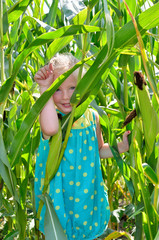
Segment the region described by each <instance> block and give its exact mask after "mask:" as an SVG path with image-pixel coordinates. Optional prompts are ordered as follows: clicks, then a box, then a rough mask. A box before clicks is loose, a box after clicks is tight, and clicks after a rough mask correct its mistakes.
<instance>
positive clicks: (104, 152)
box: [96, 114, 130, 158]
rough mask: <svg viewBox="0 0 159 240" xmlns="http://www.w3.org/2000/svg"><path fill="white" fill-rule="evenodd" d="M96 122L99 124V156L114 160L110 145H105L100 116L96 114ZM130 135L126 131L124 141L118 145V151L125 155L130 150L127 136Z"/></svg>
mask: <svg viewBox="0 0 159 240" xmlns="http://www.w3.org/2000/svg"><path fill="white" fill-rule="evenodd" d="M96 122H97V130H96V132H97V138H98V146H99V155H100V158H112V157H113V154H112V152H111V149H110V147H109V144H108V143H104V140H103V136H102V132H101V128H100V123H99V116H98V114H96ZM129 134H130V131H126V132H125V133H124V134H123V141H122V142H119V143H118V151H119V153H124V152H126V151H128V150H129V143H128V139H127V136H128V135H129Z"/></svg>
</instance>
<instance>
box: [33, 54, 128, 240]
mask: <svg viewBox="0 0 159 240" xmlns="http://www.w3.org/2000/svg"><path fill="white" fill-rule="evenodd" d="M77 62H78V61H77V59H76V58H74V57H73V56H72V55H71V54H58V55H56V56H54V57H53V58H52V60H51V61H50V63H49V64H48V65H46V66H44V67H43V68H41V69H40V70H39V71H38V72H37V73H36V75H35V78H34V79H35V81H36V82H37V83H38V84H39V86H40V93H41V94H42V93H43V92H44V91H45V90H47V89H48V88H49V87H50V85H51V84H52V83H53V81H55V79H56V78H57V77H59V76H60V75H61V74H63V73H64V72H65V71H67V70H69V69H70V68H71V67H73V66H74V65H75V64H76V63H77ZM77 76H78V70H76V71H75V72H74V73H72V74H71V75H70V76H69V77H68V78H67V79H66V80H65V81H64V82H63V83H62V84H61V86H60V87H59V89H57V91H56V92H55V93H54V94H53V97H52V98H50V99H49V101H48V102H47V104H46V105H45V107H44V108H43V110H42V111H41V113H40V126H41V131H42V136H41V141H40V146H39V150H38V154H37V162H36V168H35V197H36V208H37V209H38V204H39V198H38V195H41V194H42V189H43V182H44V176H45V167H46V161H47V156H48V152H49V137H50V136H53V135H54V134H56V133H57V132H58V127H59V125H58V124H59V121H58V115H57V113H60V114H62V115H65V114H67V113H69V112H71V110H72V106H71V104H70V98H71V96H72V94H73V92H74V89H75V87H76V84H77ZM129 133H130V132H129V131H127V132H125V133H124V135H123V141H122V142H120V143H118V149H119V152H120V153H123V152H125V151H128V149H129V145H128V140H127V136H128V134H129ZM110 157H113V155H112V152H111V150H110V148H109V145H108V144H107V143H104V141H103V137H102V133H101V129H100V124H99V116H98V114H97V112H95V111H93V110H92V109H90V108H88V109H87V110H86V111H85V113H84V114H83V115H82V116H81V117H80V118H79V119H78V120H77V121H76V122H75V123H74V124H73V126H72V129H71V132H70V137H69V140H68V143H67V147H66V150H65V153H64V156H63V159H62V161H61V164H60V166H59V169H58V171H57V173H56V175H55V177H54V178H53V179H52V180H51V182H50V186H49V195H50V197H51V199H52V202H53V205H54V208H55V211H56V214H57V216H58V218H59V220H60V222H61V225H62V227H63V229H64V232H65V233H66V235H67V238H68V240H73V239H77V240H81V239H87V240H92V239H94V238H96V237H98V236H100V235H101V234H102V233H103V232H104V231H105V229H106V227H107V225H108V221H109V217H110V210H109V203H108V198H107V192H106V191H105V189H104V182H103V179H102V172H101V166H100V158H110ZM44 216H45V206H44V207H43V209H42V212H41V218H40V224H39V229H40V231H42V232H43V233H44Z"/></svg>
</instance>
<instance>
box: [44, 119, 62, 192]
mask: <svg viewBox="0 0 159 240" xmlns="http://www.w3.org/2000/svg"><path fill="white" fill-rule="evenodd" d="M61 146H62V131H61V123H60V121H59V130H58V133H57V134H55V135H54V136H53V137H52V138H51V141H50V150H49V155H48V158H47V162H46V172H45V180H44V191H43V193H44V192H45V189H46V188H47V186H48V184H49V182H50V181H51V179H52V178H53V177H54V176H55V174H56V172H57V170H58V168H59V165H60V162H61V161H60V160H61V159H59V155H60V151H61Z"/></svg>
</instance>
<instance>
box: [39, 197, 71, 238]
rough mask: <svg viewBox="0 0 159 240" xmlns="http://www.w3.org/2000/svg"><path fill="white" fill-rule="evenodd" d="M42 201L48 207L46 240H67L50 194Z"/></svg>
mask: <svg viewBox="0 0 159 240" xmlns="http://www.w3.org/2000/svg"><path fill="white" fill-rule="evenodd" d="M42 200H43V201H44V202H45V205H46V213H45V220H44V230H45V239H46V240H50V239H54V240H60V239H61V240H66V239H67V238H66V235H65V234H64V231H63V228H62V226H61V224H60V221H59V219H58V217H57V215H56V212H55V209H54V207H53V204H52V201H51V198H50V196H49V195H48V194H45V195H43V196H42Z"/></svg>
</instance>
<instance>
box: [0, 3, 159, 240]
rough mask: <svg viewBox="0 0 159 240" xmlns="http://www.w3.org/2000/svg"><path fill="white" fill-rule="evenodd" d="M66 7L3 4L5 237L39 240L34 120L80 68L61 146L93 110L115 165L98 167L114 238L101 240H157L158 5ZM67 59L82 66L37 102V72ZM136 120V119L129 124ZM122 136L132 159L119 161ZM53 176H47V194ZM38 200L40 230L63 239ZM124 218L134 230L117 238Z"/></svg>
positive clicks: (0, 172)
mask: <svg viewBox="0 0 159 240" xmlns="http://www.w3.org/2000/svg"><path fill="white" fill-rule="evenodd" d="M68 2H69V1H57V0H54V1H52V2H51V3H49V2H48V1H46V0H45V1H44V0H43V1H39V0H36V1H32V0H23V1H21V0H19V1H12V2H11V1H3V0H0V58H1V61H0V72H1V88H0V103H1V105H0V213H1V215H0V222H1V225H2V226H3V227H2V229H0V234H1V237H3V238H4V239H10V238H12V239H13V238H15V239H16V238H17V237H18V238H19V239H23V240H24V239H32V238H33V239H34V238H36V239H42V236H40V235H39V233H38V231H37V229H36V228H35V225H36V224H35V222H36V220H37V215H36V214H37V213H36V210H35V204H34V184H33V181H34V168H35V161H36V149H37V147H38V144H39V139H40V126H39V122H38V116H39V114H40V111H41V110H42V108H43V107H44V105H45V104H46V102H47V101H48V99H49V98H50V97H51V96H52V94H53V93H54V92H55V91H56V89H57V88H58V87H59V85H60V84H61V83H62V82H63V81H64V80H65V79H66V78H67V77H68V76H69V75H70V74H71V73H72V72H73V71H74V70H75V69H77V68H81V69H82V66H83V65H84V64H85V66H86V68H87V70H88V71H87V73H86V74H85V75H84V76H83V77H82V78H81V77H80V75H79V81H78V84H77V87H76V89H75V91H74V94H73V96H72V99H71V103H72V104H73V106H74V108H73V109H74V111H73V113H72V115H71V117H70V116H66V118H64V119H63V120H62V122H61V125H62V132H63V135H64V136H66V138H65V139H66V141H65V142H64V145H63V147H65V143H66V142H67V136H68V133H69V130H70V126H71V123H72V121H74V120H75V119H77V118H79V117H80V116H81V115H82V113H83V112H84V111H85V109H86V108H87V107H88V106H89V105H91V106H92V107H93V108H95V109H96V110H97V111H98V112H99V115H100V121H101V126H102V131H103V136H104V140H105V141H107V142H109V144H110V146H111V150H112V153H113V155H114V158H113V159H103V160H102V161H101V163H102V170H103V177H104V180H105V182H106V184H107V186H108V195H109V201H110V208H111V212H112V216H111V220H110V222H109V228H111V229H113V230H114V232H113V233H110V234H109V235H108V236H106V235H104V236H103V238H105V239H114V238H117V237H120V236H122V235H125V237H127V238H128V239H131V235H132V236H134V238H135V239H136V240H138V239H148V240H149V239H157V237H158V219H159V216H158V184H159V179H158V175H159V164H158V162H159V161H158V160H159V144H158V138H159V135H158V133H159V109H158V103H159V101H158V99H159V90H158V89H159V83H158V69H159V42H158V25H159V18H158V16H159V2H158V1H156V3H154V1H144V0H143V1H135V0H129V1H124V2H121V1H114V0H111V1H106V0H90V1H82V0H78V1H75V2H73V1H72V2H71V4H68ZM126 3H127V4H126ZM77 9H78V11H77ZM65 51H67V52H72V53H73V55H75V56H76V57H77V58H78V59H79V63H78V64H76V65H75V66H74V67H73V68H72V69H70V70H69V71H68V72H66V73H64V74H63V75H61V76H60V77H59V78H58V79H57V80H56V81H55V82H54V83H53V84H52V85H51V87H50V88H49V89H48V90H47V91H46V92H45V93H43V95H42V96H39V91H38V88H37V85H36V84H35V82H34V81H33V77H34V75H35V73H36V71H37V70H38V69H39V68H40V67H41V66H43V65H44V64H47V63H48V61H49V59H50V58H51V57H52V56H53V55H54V54H56V53H57V52H65ZM80 72H81V70H80ZM134 72H135V73H134ZM141 72H142V74H141ZM132 112H133V113H134V112H135V115H134V116H133V117H135V118H134V120H132V121H129V119H130V118H132V117H131V116H132V114H131V113H132ZM68 119H71V120H70V123H68ZM66 122H67V123H68V124H65V123H66ZM125 129H130V130H131V136H130V151H129V152H128V153H125V154H123V155H122V156H120V155H119V153H118V151H117V148H116V146H117V141H118V140H119V139H120V138H121V135H122V133H123V132H124V131H125ZM59 135H60V133H59ZM60 136H61V135H60ZM56 137H57V136H56ZM60 138H61V137H60ZM116 139H117V140H116ZM56 142H57V141H56ZM61 149H64V148H62V147H61V144H59V143H58V142H57V144H56V151H57V152H58V154H57V155H60V154H61V156H62V151H63V150H62V151H60V150H61ZM51 154H52V152H50V155H51ZM53 154H55V153H54V152H53ZM57 155H56V156H51V158H53V159H54V158H56V157H57ZM51 158H49V159H48V166H49V165H50V160H51ZM58 160H59V159H58ZM52 161H53V160H52ZM54 161H55V159H54ZM58 164H59V163H58ZM48 169H50V168H49V167H48ZM54 170H56V169H54ZM52 174H53V173H52V172H47V174H46V178H45V186H46V189H47V185H48V183H49V181H50V178H51V177H53V175H52ZM44 192H45V191H44ZM41 199H42V202H45V204H46V206H47V208H46V209H47V210H46V217H45V219H46V222H50V224H49V225H46V239H50V236H55V239H58V238H60V237H61V238H62V239H64V235H59V234H63V233H62V231H61V227H60V224H59V221H58V219H57V218H56V215H55V212H54V209H53V208H52V205H51V204H50V201H49V197H48V195H47V194H43V196H41ZM126 210H127V211H126ZM117 213H118V216H117ZM122 213H124V214H125V216H126V218H127V223H126V222H125V224H127V226H128V224H129V223H131V225H133V229H128V231H127V229H126V227H125V228H123V229H124V232H122V233H121V232H120V230H121V226H120V223H121V221H120V220H121V217H122V215H123V216H124V214H122ZM123 229H122V230H123Z"/></svg>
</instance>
